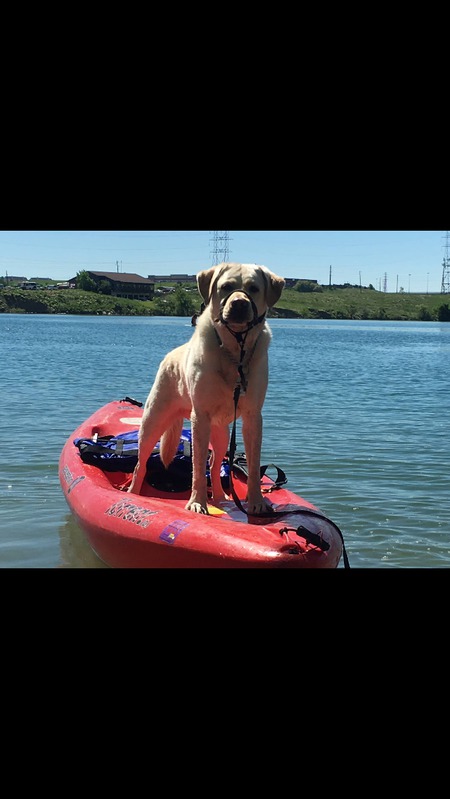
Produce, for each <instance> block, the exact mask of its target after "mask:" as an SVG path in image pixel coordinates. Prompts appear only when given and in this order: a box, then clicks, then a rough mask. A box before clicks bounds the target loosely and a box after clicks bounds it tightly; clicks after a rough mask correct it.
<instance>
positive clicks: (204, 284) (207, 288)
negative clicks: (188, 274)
mask: <svg viewBox="0 0 450 799" xmlns="http://www.w3.org/2000/svg"><path fill="white" fill-rule="evenodd" d="M221 266H222V264H218V265H217V266H212V267H211V269H204V270H203V271H202V272H198V274H197V288H198V290H199V293H200V294H201V296H202V297H203V300H204V303H205V305H207V304H208V302H209V298H210V296H211V283H212V279H213V277H214V276H215V275H217V274H218V270H219V268H220V267H221Z"/></svg>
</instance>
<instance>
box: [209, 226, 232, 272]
mask: <svg viewBox="0 0 450 799" xmlns="http://www.w3.org/2000/svg"><path fill="white" fill-rule="evenodd" d="M212 234H213V238H212V239H210V241H211V242H212V244H213V249H212V251H211V257H212V266H215V265H216V264H221V263H222V261H223V262H226V261H228V260H229V258H230V248H229V245H228V242H229V241H230V236H229V233H228V230H213V231H212Z"/></svg>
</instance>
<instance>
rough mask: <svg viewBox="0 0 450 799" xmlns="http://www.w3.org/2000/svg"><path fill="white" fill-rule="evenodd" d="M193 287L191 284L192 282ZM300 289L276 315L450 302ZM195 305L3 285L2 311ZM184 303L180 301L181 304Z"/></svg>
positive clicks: (411, 313) (153, 311) (407, 315)
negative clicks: (34, 289)
mask: <svg viewBox="0 0 450 799" xmlns="http://www.w3.org/2000/svg"><path fill="white" fill-rule="evenodd" d="M191 288H192V287H191ZM322 288H323V290H322V291H314V292H298V291H294V289H285V290H284V291H283V293H282V295H281V298H280V300H279V301H278V303H277V305H276V306H275V308H273V309H272V310H271V311H270V314H269V316H272V317H276V316H279V317H298V318H304V319H317V318H319V319H320V318H325V319H387V320H411V321H417V320H423V321H428V320H431V321H436V320H437V319H438V310H439V308H440V307H441V306H442V305H444V304H446V305H449V304H450V295H448V294H409V293H408V294H406V293H396V294H388V293H384V292H379V291H375V290H373V289H365V288H363V289H359V288H329V287H322ZM186 296H188V297H189V301H190V306H185V308H184V311H183V313H181V314H178V313H177V305H176V300H175V299H174V295H168V296H167V298H165V300H164V301H163V300H162V299H161V298H160V297H159V298H158V299H156V298H155V299H154V300H152V301H145V302H144V301H141V300H126V299H122V298H120V297H111V296H108V295H102V294H96V293H94V292H89V291H81V290H78V289H56V290H53V291H47V290H45V289H36V291H30V290H29V289H18V288H11V287H9V286H8V287H6V288H0V313H40V314H45V313H49V314H60V313H65V314H88V315H118V316H160V315H162V314H165V315H168V316H177V315H182V316H186V315H189V314H190V313H191V306H192V313H193V312H194V311H199V310H200V304H201V297H200V295H199V294H197V293H196V292H189V293H188V294H187V295H186ZM178 307H179V306H178Z"/></svg>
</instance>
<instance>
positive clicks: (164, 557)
mask: <svg viewBox="0 0 450 799" xmlns="http://www.w3.org/2000/svg"><path fill="white" fill-rule="evenodd" d="M138 405H140V403H136V402H135V401H133V400H130V399H129V398H126V399H125V400H116V401H113V402H109V403H108V404H107V405H104V406H103V407H102V408H99V410H97V411H95V413H93V414H92V416H90V417H89V418H88V419H86V421H84V422H83V423H82V424H81V425H80V426H79V427H78V428H77V429H76V430H75V431H74V432H73V433H72V434H71V435H70V436H69V438H68V439H67V441H66V443H65V445H64V447H63V450H62V452H61V457H60V462H59V480H60V483H61V487H62V489H63V491H64V495H65V497H66V500H67V503H68V505H69V508H70V510H71V511H72V513H73V515H74V516H75V518H76V519H77V522H78V524H79V525H80V527H81V528H82V529H83V531H84V532H85V534H86V537H87V539H88V541H89V543H90V545H91V547H92V549H93V550H94V552H95V553H96V554H97V555H98V557H99V558H100V559H101V560H102V561H104V563H106V564H107V565H109V566H112V567H118V568H229V567H231V568H238V567H244V568H255V567H258V568H261V567H262V568H284V567H288V568H294V569H296V568H297V569H298V568H300V569H301V568H312V569H333V568H336V567H337V566H338V564H339V561H340V559H341V556H342V553H343V552H344V559H345V560H346V555H345V546H344V542H343V538H342V533H341V532H340V530H339V528H338V527H337V525H335V524H334V522H332V521H331V520H330V519H327V518H326V516H324V514H322V512H321V511H320V510H319V508H317V507H316V506H315V505H312V504H311V503H310V502H307V500H305V499H302V497H300V496H298V495H296V494H293V493H292V492H291V491H288V490H287V489H285V488H283V487H276V484H275V482H274V480H272V479H271V478H270V477H269V476H267V475H266V474H264V475H263V477H262V478H261V485H262V489H263V492H267V495H268V497H269V499H270V501H271V503H272V507H273V510H274V515H273V517H272V516H270V517H269V518H267V517H254V516H252V517H248V516H247V514H246V513H245V508H244V510H242V508H243V507H244V505H245V496H246V478H245V476H244V475H243V474H242V473H240V472H237V473H236V472H234V470H233V481H232V482H233V487H234V491H235V494H236V495H237V497H238V498H239V499H240V500H241V502H242V504H241V508H239V507H238V506H237V505H236V504H235V502H234V501H233V499H232V498H231V497H230V499H229V500H227V501H226V502H224V503H221V504H219V505H214V504H213V503H211V504H209V505H208V511H209V515H202V514H198V513H193V512H192V511H188V510H185V507H184V506H185V504H186V502H187V500H188V499H189V496H190V491H189V490H187V491H181V492H173V491H172V492H169V491H163V490H161V489H159V488H155V487H154V486H152V485H150V484H147V482H145V483H144V487H143V493H142V494H141V495H139V496H137V495H136V494H129V493H128V492H127V490H126V488H127V485H129V483H130V481H131V474H130V473H125V472H120V471H105V470H104V469H103V468H99V466H96V465H92V464H90V463H85V462H84V461H83V460H82V458H81V455H80V450H79V448H78V447H77V446H75V444H74V440H75V439H80V438H81V439H92V438H93V437H94V436H95V435H97V436H101V437H104V436H117V435H119V434H123V433H126V432H127V431H130V430H132V429H135V428H138V427H139V425H140V422H141V418H142V407H138ZM346 565H347V563H346Z"/></svg>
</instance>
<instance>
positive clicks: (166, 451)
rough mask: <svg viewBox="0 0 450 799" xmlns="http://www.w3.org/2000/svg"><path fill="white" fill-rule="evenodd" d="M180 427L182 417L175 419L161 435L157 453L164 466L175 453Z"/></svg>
mask: <svg viewBox="0 0 450 799" xmlns="http://www.w3.org/2000/svg"><path fill="white" fill-rule="evenodd" d="M182 429H183V419H175V421H174V422H173V423H172V425H171V427H168V428H167V430H165V431H164V433H163V434H162V436H161V441H160V444H159V454H160V457H161V460H162V462H163V464H164V466H165V467H166V468H167V466H169V464H170V463H171V462H172V461H173V459H174V457H175V455H176V454H177V449H178V445H179V443H180V437H181V431H182Z"/></svg>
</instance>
